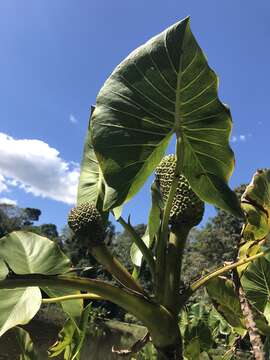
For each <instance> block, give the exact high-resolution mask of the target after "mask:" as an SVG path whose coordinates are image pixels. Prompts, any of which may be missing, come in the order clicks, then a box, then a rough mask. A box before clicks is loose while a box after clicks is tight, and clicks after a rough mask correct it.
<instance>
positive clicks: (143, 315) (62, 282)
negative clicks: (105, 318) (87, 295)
mask: <svg viewBox="0 0 270 360" xmlns="http://www.w3.org/2000/svg"><path fill="white" fill-rule="evenodd" d="M28 286H38V287H53V288H60V289H61V288H66V289H67V288H69V289H74V290H85V291H89V292H91V293H94V294H96V295H98V296H101V297H102V298H104V299H106V300H109V301H111V302H114V303H115V304H116V305H118V306H120V307H122V308H123V309H125V310H126V311H128V312H130V313H131V314H133V315H134V316H136V317H137V318H138V319H139V320H140V321H142V322H143V323H144V324H145V326H146V327H147V328H148V330H149V332H150V335H151V338H152V341H153V344H154V345H155V346H156V347H157V348H158V349H161V351H166V349H168V348H169V349H171V348H178V347H179V346H180V344H181V341H180V339H181V338H180V332H179V328H178V324H177V322H176V321H174V319H173V318H172V315H171V314H170V313H169V312H168V311H167V310H166V309H165V308H164V307H163V306H161V305H159V304H156V303H154V302H153V301H150V300H149V299H148V298H146V297H144V296H143V295H141V294H135V293H132V292H130V291H128V290H126V289H119V288H117V287H115V286H112V285H110V284H108V283H105V282H102V281H98V280H90V279H84V278H74V277H68V276H64V275H58V276H57V275H56V276H50V275H40V274H29V275H16V276H14V277H13V278H10V279H6V280H2V281H0V289H14V288H21V287H28Z"/></svg>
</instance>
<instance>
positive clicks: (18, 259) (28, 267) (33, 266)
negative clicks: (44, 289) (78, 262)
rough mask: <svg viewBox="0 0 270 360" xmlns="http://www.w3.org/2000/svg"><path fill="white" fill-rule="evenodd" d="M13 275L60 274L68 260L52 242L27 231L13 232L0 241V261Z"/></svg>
mask: <svg viewBox="0 0 270 360" xmlns="http://www.w3.org/2000/svg"><path fill="white" fill-rule="evenodd" d="M1 258H2V259H3V260H4V261H5V262H6V263H7V264H8V265H9V267H10V268H11V270H12V271H13V272H14V273H15V274H18V275H19V274H33V273H38V274H46V275H55V274H62V273H64V272H66V271H67V270H68V269H69V268H70V260H69V259H68V258H67V257H66V256H65V255H64V253H63V252H62V251H61V250H60V249H59V247H58V246H57V245H56V243H54V242H53V241H51V240H49V239H47V238H45V237H43V236H40V235H37V234H34V233H31V232H27V231H14V232H12V233H10V234H8V235H6V236H4V237H3V238H1V239H0V259H1Z"/></svg>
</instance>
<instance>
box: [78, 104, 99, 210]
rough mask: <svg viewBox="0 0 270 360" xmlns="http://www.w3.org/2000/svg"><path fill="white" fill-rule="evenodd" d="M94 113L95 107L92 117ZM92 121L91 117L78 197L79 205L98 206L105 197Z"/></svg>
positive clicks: (92, 108) (92, 109)
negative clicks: (88, 203) (92, 137)
mask: <svg viewBox="0 0 270 360" xmlns="http://www.w3.org/2000/svg"><path fill="white" fill-rule="evenodd" d="M93 111H94V106H92V107H91V116H92V113H93ZM90 121H91V117H90V120H89V127H88V133H87V137H86V140H85V144H84V151H83V159H82V163H81V173H80V179H79V186H78V196H77V203H78V205H80V204H82V203H84V202H91V203H94V204H95V205H97V203H98V202H99V201H100V198H102V195H103V196H104V194H102V192H103V191H104V183H103V176H102V172H101V169H100V167H99V164H98V161H97V158H96V155H95V152H94V149H93V146H92V143H91V131H90Z"/></svg>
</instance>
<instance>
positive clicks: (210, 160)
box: [91, 18, 241, 216]
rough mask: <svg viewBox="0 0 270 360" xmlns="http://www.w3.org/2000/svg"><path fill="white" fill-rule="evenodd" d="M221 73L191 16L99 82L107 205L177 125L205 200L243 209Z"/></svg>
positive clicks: (138, 179)
mask: <svg viewBox="0 0 270 360" xmlns="http://www.w3.org/2000/svg"><path fill="white" fill-rule="evenodd" d="M217 87H218V80H217V76H216V75H215V73H214V72H213V70H211V69H210V67H209V66H208V64H207V60H206V58H205V56H204V54H203V51H202V50H201V48H200V47H199V45H198V43H197V42H196V40H195V38H194V36H193V34H192V33H191V30H190V26H189V19H188V18H187V19H184V20H183V21H180V22H178V23H176V24H174V25H173V26H171V27H169V28H168V29H166V30H165V31H164V32H162V33H161V34H159V35H157V36H155V37H154V38H152V39H150V40H149V41H148V42H147V43H146V44H144V45H142V46H141V47H139V48H138V49H136V50H135V51H133V52H132V53H131V54H130V55H129V56H128V57H127V58H126V59H125V60H124V61H123V62H122V63H121V64H120V65H119V66H118V67H116V69H115V70H114V72H113V73H112V75H111V76H110V77H109V78H108V80H107V81H106V82H105V84H104V86H103V87H102V89H101V90H100V92H99V94H98V97H97V102H96V108H95V110H94V112H93V115H92V120H91V130H92V141H93V146H94V150H95V153H96V156H97V158H98V161H99V164H100V166H101V169H102V172H103V175H104V178H105V180H106V182H107V184H108V185H109V186H110V190H109V191H107V190H106V191H105V199H104V202H105V205H104V206H105V209H112V208H113V207H115V206H118V205H120V204H122V203H123V202H125V201H128V200H129V199H131V198H132V197H133V196H134V195H135V194H136V193H137V192H138V191H139V189H140V188H141V187H142V185H143V184H144V182H145V181H146V179H147V178H148V176H149V175H150V174H151V173H152V171H153V170H154V168H155V167H156V166H157V165H158V163H159V162H160V160H161V158H162V156H163V154H164V152H165V149H166V147H167V145H168V144H169V141H170V139H171V137H172V135H173V134H174V133H175V134H176V135H177V136H178V137H180V138H181V149H180V151H181V154H182V155H181V156H182V162H181V170H182V172H183V173H184V175H185V176H186V177H187V179H188V181H189V183H190V185H191V187H192V188H193V190H194V191H195V192H196V193H197V194H198V195H199V197H201V198H202V199H203V200H205V201H207V202H210V203H213V204H215V205H216V206H218V207H220V208H223V209H225V210H228V211H230V212H232V213H233V214H235V215H237V216H238V215H241V210H240V206H239V204H238V201H237V198H236V196H235V194H234V193H233V192H232V191H231V190H230V189H229V187H228V186H227V182H228V180H229V178H230V176H231V174H232V171H233V167H234V156H233V152H232V150H231V149H230V147H229V142H228V140H229V135H230V132H231V115H230V111H229V109H228V108H227V107H226V106H225V105H224V104H222V103H221V102H220V100H219V99H218V95H217Z"/></svg>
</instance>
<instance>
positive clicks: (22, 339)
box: [14, 327, 38, 360]
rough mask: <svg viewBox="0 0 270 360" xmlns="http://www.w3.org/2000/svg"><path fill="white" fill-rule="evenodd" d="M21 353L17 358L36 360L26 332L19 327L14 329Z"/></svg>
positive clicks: (32, 345) (35, 354) (31, 343)
mask: <svg viewBox="0 0 270 360" xmlns="http://www.w3.org/2000/svg"><path fill="white" fill-rule="evenodd" d="M14 331H15V336H16V340H17V342H18V344H19V347H20V350H21V355H20V359H19V360H38V357H37V353H36V351H35V348H34V344H33V342H32V340H31V338H30V335H29V334H28V332H27V331H26V330H24V329H22V328H20V327H16V328H15V329H14Z"/></svg>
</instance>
